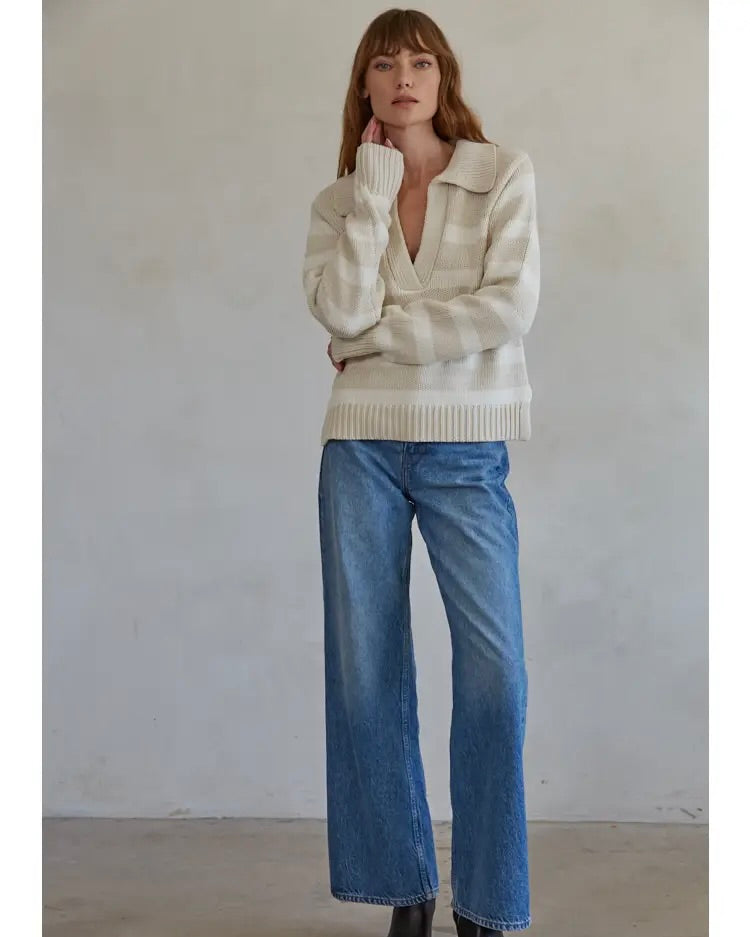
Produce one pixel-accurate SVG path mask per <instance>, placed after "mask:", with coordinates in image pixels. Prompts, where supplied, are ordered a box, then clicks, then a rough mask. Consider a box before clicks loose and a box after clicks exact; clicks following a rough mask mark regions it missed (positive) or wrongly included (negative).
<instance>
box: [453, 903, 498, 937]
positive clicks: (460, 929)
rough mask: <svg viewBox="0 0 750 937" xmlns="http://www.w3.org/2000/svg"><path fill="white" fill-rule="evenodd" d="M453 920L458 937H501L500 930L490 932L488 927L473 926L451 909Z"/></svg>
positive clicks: (490, 929) (473, 924)
mask: <svg viewBox="0 0 750 937" xmlns="http://www.w3.org/2000/svg"><path fill="white" fill-rule="evenodd" d="M453 920H454V921H455V923H456V933H457V934H458V937H503V932H502V931H501V930H492V928H490V927H482V925H481V924H475V923H474V921H470V920H468V918H465V917H463V916H462V915H460V914H459V913H458V912H457V911H456V909H455V908H454V909H453Z"/></svg>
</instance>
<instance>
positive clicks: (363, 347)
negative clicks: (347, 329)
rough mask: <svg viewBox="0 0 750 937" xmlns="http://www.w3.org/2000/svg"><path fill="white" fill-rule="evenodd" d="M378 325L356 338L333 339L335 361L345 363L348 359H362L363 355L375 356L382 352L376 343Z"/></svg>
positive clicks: (332, 351) (335, 337)
mask: <svg viewBox="0 0 750 937" xmlns="http://www.w3.org/2000/svg"><path fill="white" fill-rule="evenodd" d="M376 329H377V324H376V325H374V326H373V327H372V328H370V329H368V330H367V331H366V332H363V333H362V334H361V335H357V336H356V338H339V337H338V336H336V335H334V336H332V338H331V355H332V356H333V359H334V361H337V362H338V361H344V360H345V359H346V358H360V357H362V356H363V355H374V354H377V353H378V352H379V351H380V348H378V346H377V344H376V342H375V331H376Z"/></svg>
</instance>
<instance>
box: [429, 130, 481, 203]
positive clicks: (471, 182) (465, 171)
mask: <svg viewBox="0 0 750 937" xmlns="http://www.w3.org/2000/svg"><path fill="white" fill-rule="evenodd" d="M496 153H497V150H496V147H495V144H494V143H482V142H479V141H476V140H464V139H459V140H457V141H456V148H455V149H454V151H453V155H452V156H451V159H450V162H449V163H448V165H447V166H446V167H445V169H444V170H443V171H442V172H441V173H439V174H438V175H437V176H435V177H434V179H433V182H435V181H438V182H449V183H451V184H452V185H458V186H461V187H462V188H464V189H468V190H469V192H489V191H490V189H491V188H492V186H493V185H494V184H495V180H496V178H497V166H496Z"/></svg>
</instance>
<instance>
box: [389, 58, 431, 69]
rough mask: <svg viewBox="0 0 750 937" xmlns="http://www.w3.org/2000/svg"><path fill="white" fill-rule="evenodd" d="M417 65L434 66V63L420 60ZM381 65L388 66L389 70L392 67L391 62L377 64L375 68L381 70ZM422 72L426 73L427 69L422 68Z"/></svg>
mask: <svg viewBox="0 0 750 937" xmlns="http://www.w3.org/2000/svg"><path fill="white" fill-rule="evenodd" d="M415 64H416V65H432V62H430V60H429V59H419V61H418V62H416V63H415ZM381 65H386V66H387V67H388V68H390V67H391V66H390V63H389V62H377V63H376V65H375V68H376V69H378V68H380V66H381ZM420 71H425V69H424V68H421V69H420Z"/></svg>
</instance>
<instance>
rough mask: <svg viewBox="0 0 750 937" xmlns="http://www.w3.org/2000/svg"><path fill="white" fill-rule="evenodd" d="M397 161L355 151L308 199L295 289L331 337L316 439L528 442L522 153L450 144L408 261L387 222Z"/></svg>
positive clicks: (531, 231) (528, 171) (392, 155)
mask: <svg viewBox="0 0 750 937" xmlns="http://www.w3.org/2000/svg"><path fill="white" fill-rule="evenodd" d="M403 171H404V158H403V154H402V153H401V152H400V150H398V149H390V148H388V147H385V146H382V145H381V144H379V143H361V144H360V145H359V147H358V148H357V154H356V167H355V170H354V172H352V173H349V174H347V175H345V176H341V177H340V178H338V179H337V180H336V181H335V182H333V183H332V184H330V185H328V186H327V187H326V188H324V189H323V190H322V191H321V192H319V193H318V195H317V196H316V197H315V198H314V200H313V203H312V207H311V210H310V226H309V230H308V234H307V243H306V248H305V258H304V264H303V272H302V284H303V289H304V292H305V296H306V299H307V305H308V307H309V310H310V312H312V314H313V316H314V317H315V319H317V320H318V322H320V323H321V325H323V327H324V328H325V330H326V331H327V332H328V333H329V335H331V336H332V339H331V354H332V356H333V358H334V359H335V360H336V361H342V360H346V365H345V367H344V370H343V371H339V372H336V375H335V377H334V380H333V388H332V391H331V395H330V399H329V402H328V407H327V410H326V413H325V417H324V420H323V426H322V430H321V435H320V441H321V445H325V443H326V441H327V440H329V439H334V438H337V439H396V440H405V441H415V442H421V441H443V442H450V441H481V440H498V439H529V438H530V436H531V421H530V404H531V395H532V392H531V386H530V385H529V381H528V375H527V371H526V361H525V356H524V348H523V336H524V335H525V334H526V332H528V330H529V328H530V326H531V324H532V322H533V320H534V318H535V315H536V310H537V305H538V300H539V279H540V257H539V236H538V231H537V219H536V191H535V183H534V167H533V165H532V163H531V160H530V158H529V156H528V154H526V153H525V152H524V151H523V150H520V149H511V148H509V147H506V146H501V145H499V144H495V143H479V142H474V141H471V140H464V139H459V140H457V141H456V145H455V149H454V151H453V154H452V156H451V159H450V162H449V164H448V165H447V167H446V168H445V169H444V170H443V171H442V172H441V173H440V174H439V175H437V176H435V177H434V178H433V179H432V181H431V182H430V184H429V187H428V190H427V209H426V215H425V219H424V227H423V231H422V240H421V244H420V247H419V251H418V253H417V255H416V258H415V259H414V261H413V262H412V260H411V257H410V256H409V251H408V249H407V246H406V240H405V238H404V234H403V230H402V228H401V223H400V220H399V216H398V200H397V198H396V196H397V194H398V190H399V188H400V186H401V182H402V180H403Z"/></svg>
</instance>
